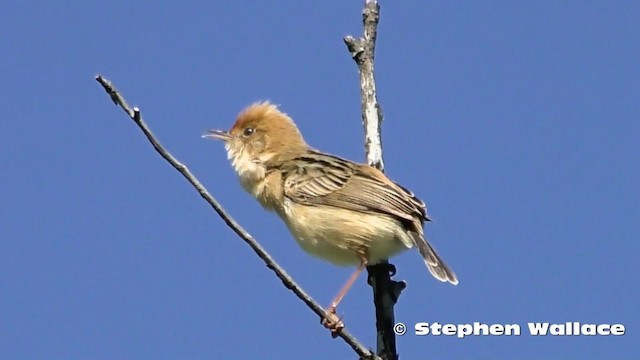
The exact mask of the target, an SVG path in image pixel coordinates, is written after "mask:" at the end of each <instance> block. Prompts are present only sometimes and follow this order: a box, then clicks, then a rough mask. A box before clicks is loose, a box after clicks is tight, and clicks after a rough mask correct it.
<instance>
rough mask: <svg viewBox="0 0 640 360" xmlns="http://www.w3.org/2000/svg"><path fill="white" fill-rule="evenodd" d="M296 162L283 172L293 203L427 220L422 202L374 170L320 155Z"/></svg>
mask: <svg viewBox="0 0 640 360" xmlns="http://www.w3.org/2000/svg"><path fill="white" fill-rule="evenodd" d="M296 160H297V161H294V162H289V164H292V163H293V164H295V165H291V166H289V167H288V168H286V169H284V168H283V169H281V170H282V171H283V178H284V192H285V196H286V197H288V198H289V199H291V200H292V201H295V202H297V203H300V204H306V205H327V206H335V207H340V208H344V209H349V210H354V211H360V212H375V213H382V214H388V215H392V216H395V217H397V218H399V219H402V220H405V221H411V222H413V221H415V220H416V218H418V219H420V220H421V221H422V220H428V217H427V216H426V211H425V207H424V203H423V202H422V201H420V200H419V199H417V198H416V197H415V196H414V195H413V194H412V193H411V192H410V191H408V190H406V189H404V188H403V187H401V186H399V185H397V184H395V183H394V182H392V181H390V180H389V179H387V177H386V176H385V175H384V174H383V173H382V172H380V171H378V170H376V169H374V168H372V167H366V166H361V165H358V164H355V163H353V162H351V161H348V160H344V159H341V158H338V157H334V156H330V155H325V154H320V153H317V152H310V153H309V154H308V155H305V156H302V157H300V158H298V159H296Z"/></svg>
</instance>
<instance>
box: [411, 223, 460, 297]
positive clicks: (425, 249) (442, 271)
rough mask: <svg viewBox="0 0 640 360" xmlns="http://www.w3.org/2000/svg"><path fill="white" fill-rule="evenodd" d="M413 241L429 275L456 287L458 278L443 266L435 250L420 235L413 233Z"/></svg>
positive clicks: (443, 263)
mask: <svg viewBox="0 0 640 360" xmlns="http://www.w3.org/2000/svg"><path fill="white" fill-rule="evenodd" d="M412 235H413V241H414V243H415V244H416V247H417V248H418V250H419V251H420V255H422V258H423V259H424V263H425V264H426V265H427V268H428V269H429V271H430V272H431V275H433V277H435V278H436V279H438V280H440V281H442V282H450V283H452V284H453V285H458V278H457V277H456V274H455V273H454V272H453V271H452V270H451V269H450V268H449V267H448V266H447V264H445V262H444V261H443V260H442V259H441V258H440V256H438V253H436V250H435V249H434V248H433V247H432V246H431V244H429V243H428V242H427V241H426V240H425V239H424V237H423V236H422V235H419V234H417V233H413V234H412Z"/></svg>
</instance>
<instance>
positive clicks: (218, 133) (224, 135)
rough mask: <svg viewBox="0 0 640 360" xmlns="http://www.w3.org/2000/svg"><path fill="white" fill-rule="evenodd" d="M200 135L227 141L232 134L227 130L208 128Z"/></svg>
mask: <svg viewBox="0 0 640 360" xmlns="http://www.w3.org/2000/svg"><path fill="white" fill-rule="evenodd" d="M202 137H203V138H205V139H214V140H222V141H229V140H231V138H232V136H231V134H229V132H228V131H224V130H209V131H207V132H206V133H204V134H202Z"/></svg>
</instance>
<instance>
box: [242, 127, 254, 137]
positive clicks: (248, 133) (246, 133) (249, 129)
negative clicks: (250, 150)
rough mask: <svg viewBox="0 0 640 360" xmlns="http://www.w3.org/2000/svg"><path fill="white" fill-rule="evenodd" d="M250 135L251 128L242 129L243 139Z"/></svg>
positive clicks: (251, 132)
mask: <svg viewBox="0 0 640 360" xmlns="http://www.w3.org/2000/svg"><path fill="white" fill-rule="evenodd" d="M251 134H253V128H246V129H244V132H242V135H243V136H244V137H248V136H251Z"/></svg>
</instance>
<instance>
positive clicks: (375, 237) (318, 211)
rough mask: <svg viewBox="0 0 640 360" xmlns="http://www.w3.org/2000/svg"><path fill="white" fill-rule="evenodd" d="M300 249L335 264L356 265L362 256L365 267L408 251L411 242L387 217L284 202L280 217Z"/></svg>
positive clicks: (398, 224) (397, 223)
mask: <svg viewBox="0 0 640 360" xmlns="http://www.w3.org/2000/svg"><path fill="white" fill-rule="evenodd" d="M280 215H281V217H282V218H283V220H284V221H285V223H286V224H287V226H288V228H289V231H291V233H292V235H293V237H294V238H295V239H296V241H297V242H298V244H299V245H300V247H302V249H303V250H305V251H306V252H308V253H309V254H311V255H313V256H316V257H319V258H322V259H325V260H327V261H330V262H332V263H334V264H337V265H357V264H359V263H360V255H359V254H366V257H367V260H368V263H369V264H376V263H378V262H380V261H381V260H383V259H387V258H389V257H391V256H393V255H396V254H398V253H400V252H401V251H403V250H406V249H408V248H409V246H407V245H405V244H409V245H411V244H412V240H411V238H410V237H409V235H408V234H407V233H406V231H405V230H404V229H403V228H402V226H401V225H400V223H399V222H398V221H396V220H394V219H392V218H391V217H385V216H377V215H368V214H363V213H359V212H356V211H349V210H342V211H341V212H340V213H337V212H336V209H335V208H330V207H324V206H307V205H300V204H295V203H292V202H290V201H288V200H285V206H284V213H283V214H280Z"/></svg>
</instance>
